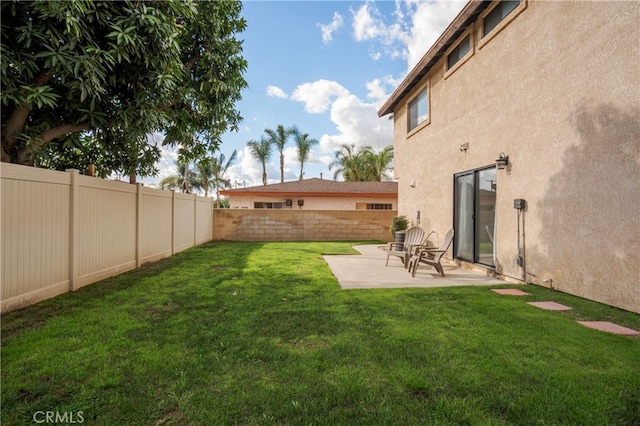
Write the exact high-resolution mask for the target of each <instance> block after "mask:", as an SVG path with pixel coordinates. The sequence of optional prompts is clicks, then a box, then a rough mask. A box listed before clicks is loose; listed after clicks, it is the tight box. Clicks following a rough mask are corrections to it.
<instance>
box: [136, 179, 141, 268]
mask: <svg viewBox="0 0 640 426" xmlns="http://www.w3.org/2000/svg"><path fill="white" fill-rule="evenodd" d="M136 186H137V188H136V268H139V267H140V266H141V262H140V259H141V258H142V250H141V248H140V244H142V214H141V212H140V210H141V209H142V186H143V184H142V183H137V184H136Z"/></svg>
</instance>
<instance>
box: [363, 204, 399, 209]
mask: <svg viewBox="0 0 640 426" xmlns="http://www.w3.org/2000/svg"><path fill="white" fill-rule="evenodd" d="M356 210H393V206H392V205H391V204H376V203H356Z"/></svg>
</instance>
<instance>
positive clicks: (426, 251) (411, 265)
mask: <svg viewBox="0 0 640 426" xmlns="http://www.w3.org/2000/svg"><path fill="white" fill-rule="evenodd" d="M452 241H453V229H450V230H449V231H448V232H447V234H446V235H445V236H444V240H443V241H442V244H441V245H440V247H439V248H433V247H416V248H415V254H414V255H413V256H411V258H410V259H409V262H408V264H407V269H408V270H409V271H411V276H412V277H415V276H416V270H417V269H418V265H419V264H420V263H424V264H427V265H430V266H433V267H434V268H436V271H438V272H440V275H442V276H443V277H444V269H443V268H442V264H441V263H440V259H441V258H442V255H443V254H445V253H446V251H447V250H448V249H449V246H450V245H451V242H452Z"/></svg>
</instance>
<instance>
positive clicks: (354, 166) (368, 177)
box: [329, 144, 393, 182]
mask: <svg viewBox="0 0 640 426" xmlns="http://www.w3.org/2000/svg"><path fill="white" fill-rule="evenodd" d="M334 169H335V171H334V173H333V178H334V179H336V178H337V177H338V176H340V175H342V177H343V178H344V180H345V181H346V182H367V181H375V182H380V181H383V180H390V179H391V175H390V173H391V171H392V170H393V146H387V147H385V148H384V149H383V150H382V151H380V152H375V151H374V150H373V149H372V148H371V147H370V146H363V147H361V148H357V147H356V145H355V144H351V145H349V144H344V145H342V146H341V147H340V150H339V151H337V152H336V153H335V160H334V161H333V163H331V164H330V165H329V170H334Z"/></svg>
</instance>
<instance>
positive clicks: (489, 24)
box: [478, 0, 527, 49]
mask: <svg viewBox="0 0 640 426" xmlns="http://www.w3.org/2000/svg"><path fill="white" fill-rule="evenodd" d="M526 8H527V0H515V1H513V0H499V1H496V2H494V3H492V4H491V5H490V6H489V7H488V8H487V10H485V11H484V12H483V13H481V14H480V16H479V18H478V39H479V40H478V48H479V49H481V48H482V47H483V46H484V45H485V44H487V43H488V42H489V41H490V40H491V39H493V38H494V37H495V36H496V35H497V34H498V33H499V32H500V31H502V29H503V28H504V27H506V26H507V25H509V23H510V22H511V21H513V20H514V19H515V18H516V17H517V16H518V15H520V13H521V12H522V11H523V10H525V9H526Z"/></svg>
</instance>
